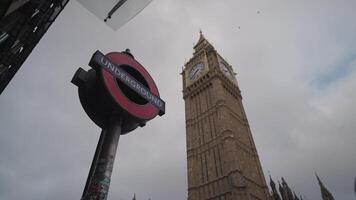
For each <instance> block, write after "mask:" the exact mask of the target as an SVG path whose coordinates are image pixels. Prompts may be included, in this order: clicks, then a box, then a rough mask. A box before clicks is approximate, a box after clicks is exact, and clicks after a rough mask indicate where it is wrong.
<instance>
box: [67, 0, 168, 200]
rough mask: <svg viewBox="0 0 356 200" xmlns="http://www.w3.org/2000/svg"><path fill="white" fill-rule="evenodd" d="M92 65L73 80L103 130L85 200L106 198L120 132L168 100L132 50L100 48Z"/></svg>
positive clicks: (144, 119) (132, 127)
mask: <svg viewBox="0 0 356 200" xmlns="http://www.w3.org/2000/svg"><path fill="white" fill-rule="evenodd" d="M128 1H129V0H128ZM89 66H91V67H92V69H90V70H88V71H85V70H84V69H82V68H79V69H78V70H77V71H76V73H75V75H74V77H73V79H72V83H73V84H75V85H76V86H78V94H79V99H80V103H81V104H82V106H83V108H84V110H85V112H86V113H87V115H88V116H89V117H90V119H92V121H93V122H94V123H95V124H97V125H98V126H99V127H101V128H102V132H101V136H100V139H99V142H98V145H97V148H96V151H95V155H94V158H93V162H92V165H91V168H90V171H89V175H88V179H87V182H86V185H85V187H84V191H83V195H82V199H81V200H106V199H107V197H108V192H109V186H110V181H111V174H112V171H113V166H114V160H115V155H116V149H117V146H118V142H119V138H120V135H123V134H127V133H129V132H131V131H133V130H135V129H136V128H137V127H139V126H141V127H143V126H144V125H145V124H146V122H148V121H149V120H152V119H153V118H155V117H156V116H157V115H160V116H162V115H164V114H165V102H164V101H163V100H162V99H161V98H160V96H159V92H158V88H157V86H156V84H155V82H154V81H153V79H152V77H151V76H150V75H149V73H148V72H147V71H146V70H145V68H144V67H143V66H142V65H141V64H140V63H139V62H137V61H136V60H135V59H134V57H133V56H132V54H131V53H130V51H128V50H126V51H125V52H121V53H119V52H112V53H108V54H106V55H104V54H102V53H101V52H100V51H96V52H95V53H94V54H93V56H92V58H91V60H90V62H89Z"/></svg>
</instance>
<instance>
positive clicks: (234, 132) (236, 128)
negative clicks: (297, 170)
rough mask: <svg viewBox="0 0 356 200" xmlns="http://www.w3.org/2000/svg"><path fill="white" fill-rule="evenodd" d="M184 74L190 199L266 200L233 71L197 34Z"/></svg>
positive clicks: (260, 171) (264, 185) (262, 178)
mask: <svg viewBox="0 0 356 200" xmlns="http://www.w3.org/2000/svg"><path fill="white" fill-rule="evenodd" d="M182 78H183V98H184V100H185V117H186V134H187V135H186V136H187V165H188V166H187V167H188V200H269V193H268V188H267V185H266V181H265V178H264V175H263V172H262V168H261V164H260V161H259V158H258V154H257V151H256V147H255V144H254V141H253V138H252V134H251V131H250V127H249V123H248V121H247V118H246V114H245V111H244V108H243V105H242V97H241V92H240V89H239V86H238V83H237V80H236V78H235V73H234V72H233V69H232V67H231V66H230V65H229V64H228V63H227V62H226V60H224V59H223V58H222V57H221V56H220V55H219V54H218V53H217V51H216V50H215V49H214V47H213V46H212V45H211V44H210V43H209V42H208V41H207V40H206V39H205V37H204V36H203V34H202V33H201V32H200V38H199V41H198V42H197V44H196V45H195V46H194V53H193V57H192V58H191V59H190V60H189V61H188V62H187V63H186V64H185V67H184V69H183V72H182Z"/></svg>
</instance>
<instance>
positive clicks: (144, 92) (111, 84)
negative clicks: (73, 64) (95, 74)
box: [89, 51, 165, 116]
mask: <svg viewBox="0 0 356 200" xmlns="http://www.w3.org/2000/svg"><path fill="white" fill-rule="evenodd" d="M110 58H111V59H112V60H113V61H112V60H111V59H110ZM114 62H115V63H114ZM89 65H90V66H91V67H93V68H96V69H97V68H102V70H105V71H102V73H103V77H104V82H105V85H106V86H107V88H108V90H109V92H110V93H111V94H112V96H113V97H114V98H115V100H116V101H117V102H118V103H119V104H122V103H123V102H122V101H124V100H123V99H122V98H120V96H122V95H123V94H121V95H117V94H118V93H122V92H121V90H120V88H119V87H118V86H117V83H116V80H115V78H117V79H119V80H120V82H121V83H124V84H126V85H127V86H128V87H130V88H131V89H132V90H134V91H135V92H136V93H137V94H139V95H140V96H141V97H142V98H144V99H146V100H147V101H148V102H149V103H151V104H152V105H154V106H155V107H156V108H157V109H159V113H158V114H159V115H160V116H162V115H164V113H165V102H164V101H163V100H162V99H161V98H160V97H159V96H157V95H158V90H157V87H156V85H155V84H154V82H153V80H152V78H151V77H150V76H149V74H148V73H147V72H146V70H144V68H143V67H142V66H141V65H140V64H139V63H138V62H137V61H135V60H133V59H131V58H130V57H128V56H127V55H125V54H122V53H117V52H114V53H109V54H107V57H106V56H105V55H104V54H102V53H101V52H100V51H97V52H95V53H94V55H93V57H92V59H91V61H90V63H89ZM121 66H127V67H132V68H134V69H135V70H137V71H138V72H139V73H140V74H141V75H142V76H143V77H144V79H145V81H146V82H147V83H148V86H149V87H150V88H147V87H146V86H144V85H143V84H142V83H141V82H139V81H137V80H136V79H135V78H134V77H133V76H132V75H130V74H129V73H128V72H126V71H125V70H124V69H122V67H121ZM108 73H110V74H108ZM151 88H152V91H151ZM133 103H134V102H133ZM140 107H141V109H142V105H140Z"/></svg>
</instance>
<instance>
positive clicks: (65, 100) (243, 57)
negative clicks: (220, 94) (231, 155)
mask: <svg viewBox="0 0 356 200" xmlns="http://www.w3.org/2000/svg"><path fill="white" fill-rule="evenodd" d="M355 8H356V1H354V0H338V1H336V0H335V1H331V0H330V1H329V0H299V1H293V2H292V1H284V0H273V1H272V0H271V1H262V0H261V1H257V0H251V1H237V0H222V1H211V0H194V1H188V0H154V1H153V2H152V3H151V4H150V5H149V6H148V7H146V9H145V10H143V11H142V12H141V13H140V14H139V15H138V16H137V17H135V18H134V19H133V20H132V21H130V22H129V23H128V24H126V25H125V26H123V27H122V28H121V29H119V30H118V31H113V30H111V29H110V28H109V27H107V26H106V25H105V24H104V23H102V22H101V21H100V20H98V19H97V18H96V17H95V16H94V15H92V14H91V13H90V12H88V11H87V10H86V9H85V8H83V7H82V6H81V5H80V4H79V3H78V2H77V1H74V0H72V1H70V3H69V4H68V6H67V7H66V8H65V10H64V11H63V12H62V14H61V15H60V16H59V17H58V19H57V20H56V22H55V23H54V24H53V25H52V26H51V28H50V30H49V31H48V33H47V34H46V35H45V36H44V37H43V38H42V40H41V42H40V43H39V44H38V45H37V47H36V48H35V50H34V51H33V52H32V54H31V55H30V57H29V58H28V59H27V61H26V62H25V64H24V65H23V66H22V68H21V69H20V71H19V72H18V73H17V74H16V76H15V78H14V79H13V80H12V82H11V83H10V84H9V86H8V87H7V88H6V90H5V91H4V93H3V94H2V95H1V96H0V127H1V131H0V133H1V134H0V159H1V161H0V199H7V200H23V199H26V200H49V199H51V200H63V199H68V200H72V199H78V200H79V199H80V197H81V194H82V190H83V187H84V185H85V181H86V178H87V175H88V171H89V167H90V164H91V161H92V157H93V155H94V151H95V147H96V143H97V141H98V138H99V134H100V129H99V128H98V127H96V126H95V125H94V123H92V122H91V120H90V119H89V118H88V117H87V116H86V114H85V112H84V110H83V109H82V107H81V105H80V102H79V98H78V95H77V87H76V86H74V85H73V84H71V83H70V80H71V78H72V76H73V74H74V72H75V71H76V69H77V68H78V67H83V68H84V69H89V67H88V65H87V64H88V62H89V59H90V57H91V55H92V54H93V53H94V52H95V50H101V51H102V52H104V53H107V52H110V51H122V50H124V49H125V48H130V49H131V51H132V52H133V54H134V55H135V57H136V58H137V60H139V61H140V62H141V63H142V64H143V65H144V66H146V68H147V70H148V71H149V72H150V73H151V75H152V77H153V78H154V79H155V81H156V84H157V86H158V88H159V90H160V93H161V97H162V98H163V99H164V100H166V102H167V112H166V115H164V116H163V117H157V118H156V119H154V120H152V121H151V122H150V123H148V124H147V126H146V127H144V128H142V129H141V128H139V129H137V130H135V131H134V132H132V133H130V134H128V135H125V136H122V137H121V138H120V144H119V148H118V153H117V157H116V161H115V167H114V171H113V176H112V183H111V187H110V192H109V199H110V200H130V199H131V198H132V196H133V194H134V193H136V197H137V199H138V200H145V199H148V198H151V199H152V200H159V199H160V200H163V199H166V200H167V199H169V200H182V199H186V197H187V190H186V189H187V183H186V182H187V178H186V160H185V158H186V149H185V124H184V102H183V99H182V92H181V91H182V84H181V77H180V75H179V73H180V72H181V69H182V66H183V65H184V62H185V60H187V59H189V58H190V57H191V56H192V52H193V44H194V43H196V42H197V40H198V38H199V29H202V30H203V33H204V35H205V36H206V38H207V39H208V40H209V41H210V42H211V43H212V44H213V45H214V46H215V48H216V49H217V50H218V52H219V53H220V54H221V55H222V56H223V57H225V58H226V59H227V61H228V62H229V63H230V64H231V65H232V66H233V68H234V70H235V72H237V79H238V82H239V86H240V87H241V90H242V96H243V103H244V106H245V109H246V112H247V116H248V119H249V122H250V125H251V129H252V134H253V137H254V139H255V142H256V146H257V150H258V152H259V155H260V159H261V162H262V167H263V169H264V172H265V176H266V177H268V173H269V172H270V174H271V175H272V176H273V177H275V178H277V177H278V178H280V177H281V176H284V177H285V179H286V180H287V181H288V183H289V184H290V185H291V187H292V188H293V189H294V190H295V191H296V192H297V193H301V194H303V195H304V196H305V199H306V200H308V199H309V200H314V199H321V196H320V191H319V187H318V185H317V181H316V179H315V177H314V172H317V173H318V174H319V176H320V177H321V179H322V180H323V181H324V183H325V185H326V186H327V187H328V188H329V190H330V191H331V192H332V193H333V194H334V197H335V198H336V199H338V200H352V199H355V195H354V193H353V190H352V188H353V180H354V177H355V176H356V171H355V169H356V159H355V157H356V156H355V152H356V146H355V142H356V134H355V130H356V120H355V115H356V108H355V106H354V104H355V103H354V102H356V89H355V88H356V39H355V35H356V23H355V19H356V12H355Z"/></svg>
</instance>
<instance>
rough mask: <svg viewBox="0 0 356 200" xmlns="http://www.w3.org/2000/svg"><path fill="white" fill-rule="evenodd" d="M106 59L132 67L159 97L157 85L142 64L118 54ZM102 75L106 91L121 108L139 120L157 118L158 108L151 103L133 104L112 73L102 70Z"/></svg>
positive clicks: (111, 54)
mask: <svg viewBox="0 0 356 200" xmlns="http://www.w3.org/2000/svg"><path fill="white" fill-rule="evenodd" d="M106 57H107V58H109V59H110V60H111V61H112V62H113V63H115V64H116V65H125V66H126V67H131V68H133V69H134V70H136V71H137V72H138V73H140V75H141V76H142V77H143V78H144V80H145V82H146V83H147V86H148V89H149V90H150V91H151V93H152V94H154V95H156V96H157V97H159V92H158V89H157V86H156V84H155V83H154V81H153V79H152V77H151V76H150V75H149V73H148V72H147V71H146V70H145V68H144V67H143V66H142V65H141V64H140V63H138V62H137V61H136V60H134V59H132V58H131V57H130V56H128V55H126V54H123V53H118V52H111V53H108V54H106ZM101 73H102V76H103V80H104V85H105V87H106V89H107V90H108V91H109V93H110V95H111V96H112V97H113V99H114V101H115V102H116V103H117V104H119V106H120V107H121V108H123V109H124V110H126V111H127V112H128V113H129V114H131V115H133V116H135V117H137V118H139V119H145V120H150V119H153V118H154V117H156V116H157V114H158V112H159V110H158V108H157V107H155V106H154V105H153V104H151V103H150V102H146V103H145V104H138V103H136V102H133V101H132V100H130V98H129V97H127V96H126V95H125V93H124V92H123V90H122V89H121V88H120V87H119V85H118V82H117V80H116V78H115V77H114V76H113V75H112V74H111V73H110V72H108V71H107V70H105V69H104V68H102V69H101ZM119 84H120V83H119Z"/></svg>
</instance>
